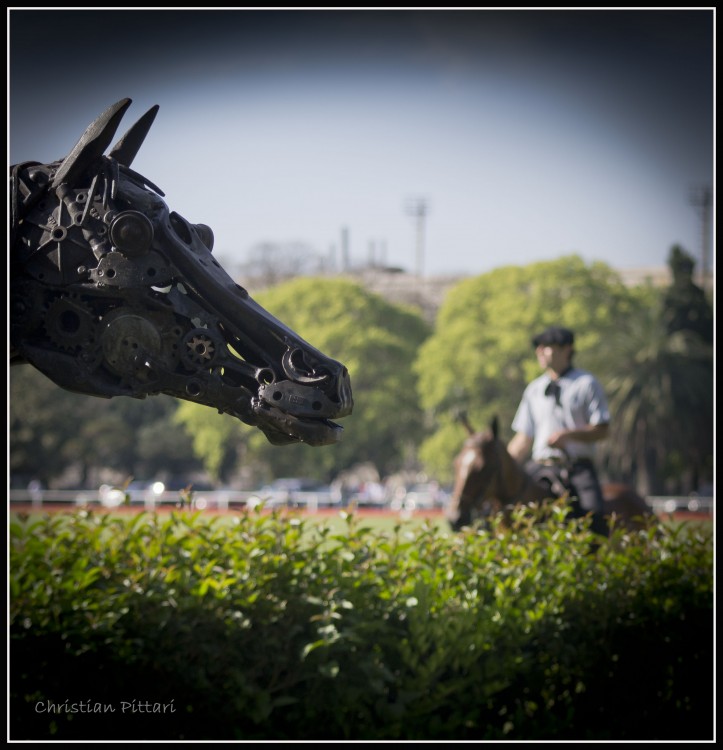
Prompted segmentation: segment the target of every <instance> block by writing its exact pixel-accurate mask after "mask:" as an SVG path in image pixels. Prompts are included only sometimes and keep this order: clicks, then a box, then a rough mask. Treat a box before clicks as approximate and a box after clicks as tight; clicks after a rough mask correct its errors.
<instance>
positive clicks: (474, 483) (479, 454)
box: [448, 417, 653, 530]
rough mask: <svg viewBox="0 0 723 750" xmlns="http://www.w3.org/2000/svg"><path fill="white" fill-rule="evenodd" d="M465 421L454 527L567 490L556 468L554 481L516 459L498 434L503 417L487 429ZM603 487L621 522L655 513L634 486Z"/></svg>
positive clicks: (637, 523)
mask: <svg viewBox="0 0 723 750" xmlns="http://www.w3.org/2000/svg"><path fill="white" fill-rule="evenodd" d="M461 421H462V422H463V423H464V425H465V427H466V428H467V431H468V432H469V437H468V438H467V440H466V441H465V443H464V445H463V447H462V450H461V451H460V452H459V454H458V455H457V457H456V458H455V460H454V470H455V482H454V490H453V492H452V500H451V503H450V510H449V514H448V518H449V522H450V524H451V526H452V528H453V529H455V530H459V529H460V528H462V527H463V526H469V525H471V524H472V523H473V521H474V520H475V519H477V518H480V517H484V516H485V515H490V514H491V513H495V512H498V511H506V510H509V509H511V508H512V506H514V505H516V504H520V503H533V502H541V501H543V500H546V499H551V498H552V497H560V496H562V495H564V494H566V493H567V489H566V488H565V487H564V486H562V484H561V482H560V481H559V480H558V479H556V478H555V477H552V474H551V476H550V479H551V481H550V483H546V482H544V481H543V482H539V481H537V480H536V479H535V478H533V477H532V476H531V475H530V474H529V473H528V472H527V471H526V470H525V469H524V468H523V467H522V466H520V464H518V463H517V461H515V459H514V458H513V457H512V456H511V455H510V454H509V452H508V451H507V447H506V445H505V444H504V443H503V442H502V441H501V440H500V439H499V437H498V424H497V418H495V419H493V420H492V424H491V426H490V429H489V430H487V431H485V432H475V431H474V430H473V429H472V428H471V426H470V425H469V423H468V422H467V421H466V419H465V418H464V417H462V418H461ZM602 490H603V499H604V501H605V516H611V515H612V514H615V516H616V525H618V526H621V525H622V526H624V527H626V528H630V529H634V528H641V527H643V526H644V525H645V522H646V521H645V519H646V518H649V517H650V516H651V515H652V513H653V511H652V510H651V508H650V507H649V506H648V504H647V503H646V502H645V500H644V499H643V498H642V497H641V496H640V495H639V494H638V493H637V492H635V490H634V489H633V488H632V487H629V486H627V485H624V484H603V485H602Z"/></svg>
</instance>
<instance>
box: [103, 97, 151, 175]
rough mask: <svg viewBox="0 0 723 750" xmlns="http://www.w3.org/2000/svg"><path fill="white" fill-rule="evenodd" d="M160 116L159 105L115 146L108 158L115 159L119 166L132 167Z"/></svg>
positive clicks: (149, 111) (144, 116) (146, 114)
mask: <svg viewBox="0 0 723 750" xmlns="http://www.w3.org/2000/svg"><path fill="white" fill-rule="evenodd" d="M157 114H158V105H157V104H155V105H154V106H152V107H151V108H150V109H149V110H148V112H146V113H145V114H144V115H143V117H141V119H140V120H138V122H137V123H136V124H135V125H133V126H132V127H131V128H130V129H129V130H128V132H127V133H126V134H125V135H124V136H123V137H122V138H121V139H120V140H119V141H118V143H116V144H115V146H113V148H112V149H111V150H110V151H109V152H108V156H110V157H112V158H113V159H115V160H116V161H117V162H118V163H119V164H123V166H125V167H130V165H131V163H132V162H133V159H135V158H136V155H137V154H138V151H139V150H140V148H141V146H142V145H143V141H144V140H145V138H146V136H147V135H148V131H149V130H150V129H151V125H153V121H154V120H155V119H156V115H157Z"/></svg>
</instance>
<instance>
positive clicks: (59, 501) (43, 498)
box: [9, 489, 713, 514]
mask: <svg viewBox="0 0 723 750" xmlns="http://www.w3.org/2000/svg"><path fill="white" fill-rule="evenodd" d="M182 496H183V493H180V492H166V493H164V495H163V497H162V498H161V499H160V500H156V499H154V498H153V497H152V496H149V495H146V496H145V497H143V498H142V499H140V500H138V499H134V500H132V502H131V506H132V507H145V508H146V509H148V510H150V509H153V508H155V507H157V506H164V505H169V506H173V505H177V504H180V503H181V502H182V500H183V497H182ZM191 497H192V504H193V507H195V508H196V509H198V510H206V509H216V510H228V509H229V508H234V507H245V506H246V505H247V503H249V501H251V502H250V504H251V505H254V504H258V502H259V500H264V499H265V498H263V496H262V495H261V493H259V492H258V491H256V492H248V491H240V490H214V491H208V492H206V491H198V492H192V493H191ZM9 499H10V506H11V507H12V506H14V505H15V506H18V505H30V506H32V507H33V508H35V509H38V510H39V509H41V508H43V507H46V508H52V507H60V506H68V505H78V506H79V505H93V504H98V505H101V506H105V507H118V506H120V505H122V504H123V500H124V497H123V495H122V493H121V492H120V491H118V492H117V494H116V495H115V496H112V495H110V496H109V493H107V492H106V493H101V492H100V491H99V490H30V489H11V490H9ZM293 500H294V502H293V504H294V505H297V506H304V507H308V508H309V509H310V510H316V509H317V508H321V507H328V506H330V505H331V506H334V505H337V506H339V507H340V503H330V502H328V498H327V497H323V498H322V497H319V496H317V493H315V492H296V493H294V498H293ZM351 500H352V502H353V500H354V499H353V498H351ZM646 502H647V503H648V505H650V507H651V508H652V509H653V510H654V511H655V512H656V513H658V514H666V513H681V512H685V513H699V514H712V513H713V497H701V496H698V495H695V494H692V495H663V496H652V497H648V498H646ZM271 504H273V503H271Z"/></svg>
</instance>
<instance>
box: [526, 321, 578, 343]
mask: <svg viewBox="0 0 723 750" xmlns="http://www.w3.org/2000/svg"><path fill="white" fill-rule="evenodd" d="M574 343H575V334H574V333H573V332H572V331H571V330H570V329H569V328H560V327H558V326H551V327H550V328H546V329H545V330H544V331H543V332H542V333H538V334H537V336H535V337H534V338H533V339H532V346H534V347H538V346H552V345H553V344H558V345H559V346H565V345H566V344H570V345H572V344H574Z"/></svg>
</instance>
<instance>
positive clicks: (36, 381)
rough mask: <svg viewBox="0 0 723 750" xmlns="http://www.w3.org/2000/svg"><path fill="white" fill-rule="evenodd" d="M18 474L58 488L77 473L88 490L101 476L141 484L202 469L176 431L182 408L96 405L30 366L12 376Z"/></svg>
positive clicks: (126, 401) (127, 402)
mask: <svg viewBox="0 0 723 750" xmlns="http://www.w3.org/2000/svg"><path fill="white" fill-rule="evenodd" d="M9 396H10V403H9V436H8V437H9V458H10V471H11V474H12V475H14V476H17V477H33V478H37V479H40V480H41V481H42V482H43V483H44V484H46V485H52V484H54V483H55V482H56V481H57V479H58V478H59V477H60V476H61V475H62V474H63V473H64V472H65V471H66V470H67V469H68V468H70V467H74V468H76V469H77V473H78V475H79V483H81V484H85V483H86V482H87V481H88V479H89V476H90V474H91V471H92V470H93V469H115V470H116V471H118V472H119V473H122V474H126V475H129V476H137V477H143V478H147V477H153V476H156V475H158V474H174V473H187V472H189V471H195V470H199V469H200V468H201V464H200V462H199V461H198V460H197V459H196V457H195V456H194V454H193V450H192V445H191V440H190V438H189V437H188V435H186V434H185V433H184V432H182V431H179V430H178V429H177V427H175V426H174V424H173V422H172V421H171V420H172V416H173V413H174V412H175V410H176V407H177V402H176V401H175V400H174V399H172V398H170V397H168V396H153V397H152V398H148V399H145V400H138V399H133V398H125V397H116V398H113V399H103V398H93V397H90V396H85V395H81V394H78V393H72V392H70V391H66V390H63V389H62V388H59V387H58V386H56V385H55V384H54V383H53V382H52V381H51V380H49V379H48V378H46V377H45V376H44V375H42V374H41V373H40V372H38V371H37V370H35V369H34V368H33V367H30V366H29V365H18V366H15V367H12V368H11V371H10V389H9Z"/></svg>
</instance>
